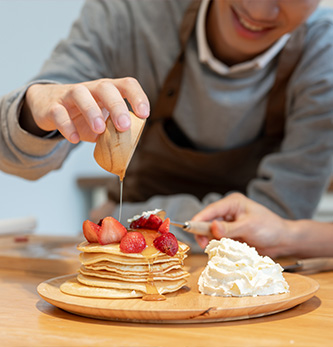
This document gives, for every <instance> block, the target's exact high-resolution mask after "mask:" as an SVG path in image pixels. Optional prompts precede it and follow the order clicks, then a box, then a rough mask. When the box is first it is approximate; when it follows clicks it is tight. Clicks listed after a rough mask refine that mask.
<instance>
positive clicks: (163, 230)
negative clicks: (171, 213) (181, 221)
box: [158, 218, 170, 234]
mask: <svg viewBox="0 0 333 347" xmlns="http://www.w3.org/2000/svg"><path fill="white" fill-rule="evenodd" d="M169 230H170V218H167V219H166V220H165V221H164V222H163V223H162V224H161V225H160V227H159V228H158V232H160V233H161V234H165V233H168V232H169Z"/></svg>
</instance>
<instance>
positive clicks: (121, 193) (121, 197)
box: [118, 177, 124, 222]
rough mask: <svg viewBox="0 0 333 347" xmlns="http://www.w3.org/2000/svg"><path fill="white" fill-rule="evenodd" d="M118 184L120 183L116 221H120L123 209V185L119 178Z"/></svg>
mask: <svg viewBox="0 0 333 347" xmlns="http://www.w3.org/2000/svg"><path fill="white" fill-rule="evenodd" d="M119 183H120V198H119V216H118V221H119V222H120V221H121V212H122V209H123V185H124V180H123V179H121V178H120V177H119Z"/></svg>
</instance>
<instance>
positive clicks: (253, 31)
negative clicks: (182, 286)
mask: <svg viewBox="0 0 333 347" xmlns="http://www.w3.org/2000/svg"><path fill="white" fill-rule="evenodd" d="M318 2H319V1H318V0H213V1H209V0H203V1H198V0H195V1H189V0H182V1H179V0H160V1H156V0H140V1H132V0H108V1H103V0H99V1H98V0H93V1H87V2H86V4H85V6H84V7H83V10H82V13H81V16H80V18H79V19H78V21H77V22H76V23H75V24H74V25H73V28H72V30H71V32H70V35H69V37H68V38H67V39H66V40H64V41H62V42H61V43H60V44H59V45H58V46H57V47H56V48H55V50H54V52H53V53H52V55H51V57H50V59H49V60H48V61H47V62H46V63H45V65H44V67H43V68H42V70H41V72H40V74H39V75H38V76H37V77H35V78H34V79H33V80H32V81H31V82H30V83H29V84H28V85H26V86H23V87H22V88H20V89H18V90H16V91H14V92H12V93H10V94H9V95H6V96H4V97H3V98H2V99H1V104H0V107H1V108H0V111H1V133H0V168H1V169H2V170H4V171H6V172H9V173H12V174H15V175H19V176H22V177H25V178H28V179H37V178H38V177H41V176H42V175H44V174H46V173H47V172H49V171H51V170H53V169H56V168H58V167H59V166H60V165H61V164H62V162H63V161H64V160H65V158H66V157H67V155H68V153H69V152H70V150H71V149H72V148H73V147H75V146H74V145H75V144H77V143H78V142H79V141H95V140H96V137H97V135H98V134H100V133H101V132H103V131H104V129H105V119H106V117H108V115H110V117H111V118H112V120H113V122H114V124H115V126H116V127H117V128H118V130H120V131H126V130H127V129H128V128H129V127H130V121H129V115H128V108H127V104H126V102H125V100H124V99H127V101H128V103H129V104H130V105H131V107H132V109H133V111H134V113H135V114H136V115H137V116H138V117H141V118H146V117H148V116H149V115H150V117H149V119H148V122H147V126H146V128H145V131H144V133H143V135H142V137H141V141H140V143H139V145H138V147H137V150H136V153H135V154H134V156H133V158H132V162H131V164H130V166H129V168H128V172H127V174H126V177H125V181H124V199H125V201H126V203H125V205H124V215H123V216H124V218H126V213H128V215H129V216H132V215H134V214H138V213H141V212H142V211H143V210H151V209H155V208H157V207H158V208H164V209H166V210H167V211H168V215H169V216H170V217H171V218H179V219H188V218H191V217H192V216H193V214H195V213H196V212H197V211H198V210H200V209H201V208H202V207H203V206H204V205H206V204H207V203H208V202H211V201H212V200H216V199H218V198H220V197H221V196H222V195H224V194H227V193H228V192H230V191H239V192H242V193H245V194H246V195H247V196H248V197H250V198H252V199H254V200H255V201H258V202H260V203H261V204H263V205H265V206H267V207H269V208H270V209H272V210H273V211H274V212H276V213H278V214H279V215H281V216H284V217H288V218H309V217H311V216H312V213H313V212H314V210H315V208H316V206H317V203H318V201H319V199H320V197H321V195H322V192H323V191H324V189H325V187H326V185H327V182H328V179H329V177H330V174H331V167H332V166H331V165H332V163H331V159H332V157H333V156H332V154H333V122H332V119H333V64H332V60H333V46H332V45H333V19H332V18H333V17H332V13H331V12H330V11H328V10H325V9H318V10H317V5H318ZM111 187H114V188H111V189H110V199H111V200H113V201H115V202H116V203H117V202H118V201H119V194H118V190H119V187H118V184H117V182H116V181H115V183H114V185H111ZM212 193H213V194H212ZM151 198H152V199H151ZM152 205H153V206H152ZM126 211H127V212H126ZM111 212H112V211H111V210H106V211H105V210H104V211H103V212H102V215H101V216H100V217H104V216H105V215H106V214H110V213H111ZM115 213H116V212H115ZM186 237H187V236H184V238H185V239H184V241H185V242H189V240H188V239H186Z"/></svg>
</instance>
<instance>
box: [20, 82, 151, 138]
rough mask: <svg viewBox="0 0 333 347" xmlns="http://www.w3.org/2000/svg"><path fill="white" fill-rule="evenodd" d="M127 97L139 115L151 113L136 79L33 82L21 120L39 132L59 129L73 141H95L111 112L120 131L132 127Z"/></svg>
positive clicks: (27, 127) (27, 126)
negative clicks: (67, 82)
mask: <svg viewBox="0 0 333 347" xmlns="http://www.w3.org/2000/svg"><path fill="white" fill-rule="evenodd" d="M124 99H127V101H128V102H129V103H130V104H131V106H132V108H133V111H134V113H135V114H136V115H137V116H138V117H140V118H147V117H148V116H149V112H150V109H149V101H148V98H147V96H146V94H145V93H144V91H143V90H142V88H141V86H140V84H139V83H138V82H137V80H135V79H134V78H130V77H128V78H120V79H100V80H95V81H90V82H84V83H78V84H63V85H61V84H60V85H57V84H34V85H32V86H31V87H29V88H28V90H27V93H26V99H25V104H24V106H23V109H22V112H21V117H20V123H21V124H23V125H24V126H23V127H24V128H25V129H26V130H28V131H29V130H30V129H31V132H32V133H34V134H37V135H39V134H42V133H43V131H45V132H49V131H53V130H59V131H60V133H61V134H62V135H63V136H64V137H65V138H66V139H67V140H68V141H70V142H72V143H78V142H79V141H88V142H95V141H96V138H97V136H98V134H101V133H103V131H104V130H105V121H106V119H107V118H108V116H109V115H110V117H111V119H112V121H113V123H114V125H115V127H116V128H117V129H118V130H119V131H126V130H128V129H129V128H130V125H131V124H130V116H129V112H128V108H127V105H126V102H125V101H124ZM37 127H38V128H37ZM29 128H30V129H29ZM37 130H41V131H37Z"/></svg>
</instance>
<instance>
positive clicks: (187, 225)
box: [156, 210, 211, 236]
mask: <svg viewBox="0 0 333 347" xmlns="http://www.w3.org/2000/svg"><path fill="white" fill-rule="evenodd" d="M156 215H157V216H159V217H160V218H161V219H162V220H164V219H165V217H166V212H165V211H164V210H159V211H158V212H157V213H156ZM170 224H171V225H173V226H175V227H178V228H181V229H183V230H185V231H187V232H189V233H192V234H195V235H202V236H209V235H210V225H211V222H191V221H186V222H184V223H181V222H175V221H170Z"/></svg>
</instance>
